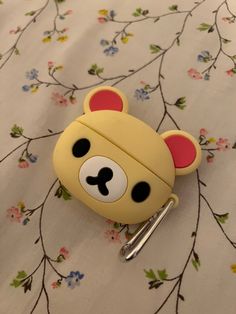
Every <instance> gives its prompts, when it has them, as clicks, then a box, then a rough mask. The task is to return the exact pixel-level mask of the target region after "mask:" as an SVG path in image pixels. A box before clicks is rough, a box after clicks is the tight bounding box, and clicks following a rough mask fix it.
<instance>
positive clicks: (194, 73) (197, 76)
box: [188, 68, 202, 80]
mask: <svg viewBox="0 0 236 314" xmlns="http://www.w3.org/2000/svg"><path fill="white" fill-rule="evenodd" d="M188 75H189V76H190V77H191V78H192V79H194V80H201V79H202V76H201V74H200V73H199V72H198V71H197V70H196V69H193V68H191V69H189V70H188Z"/></svg>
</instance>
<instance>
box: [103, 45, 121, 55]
mask: <svg viewBox="0 0 236 314" xmlns="http://www.w3.org/2000/svg"><path fill="white" fill-rule="evenodd" d="M118 51H119V49H118V48H117V47H114V46H110V47H108V48H106V49H105V50H104V51H103V52H104V53H105V55H107V56H114V55H115V54H116V53H117V52H118Z"/></svg>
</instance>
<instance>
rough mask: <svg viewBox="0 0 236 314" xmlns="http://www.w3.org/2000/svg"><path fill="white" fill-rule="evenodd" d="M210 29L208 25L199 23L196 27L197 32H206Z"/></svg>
mask: <svg viewBox="0 0 236 314" xmlns="http://www.w3.org/2000/svg"><path fill="white" fill-rule="evenodd" d="M210 27H211V25H210V24H207V23H201V24H200V25H199V26H198V28H197V29H198V30H199V31H201V32H202V31H206V30H208V29H209V28H210Z"/></svg>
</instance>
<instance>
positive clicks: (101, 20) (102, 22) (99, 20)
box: [98, 16, 107, 24]
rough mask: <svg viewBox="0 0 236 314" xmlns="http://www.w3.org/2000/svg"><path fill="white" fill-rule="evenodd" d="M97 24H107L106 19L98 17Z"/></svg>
mask: <svg viewBox="0 0 236 314" xmlns="http://www.w3.org/2000/svg"><path fill="white" fill-rule="evenodd" d="M98 22H99V23H100V24H104V23H106V22H107V19H105V18H104V17H102V16H99V17H98Z"/></svg>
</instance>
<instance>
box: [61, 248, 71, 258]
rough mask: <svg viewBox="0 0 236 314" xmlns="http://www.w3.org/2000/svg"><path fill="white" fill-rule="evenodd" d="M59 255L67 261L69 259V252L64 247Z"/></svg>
mask: <svg viewBox="0 0 236 314" xmlns="http://www.w3.org/2000/svg"><path fill="white" fill-rule="evenodd" d="M59 254H60V255H62V256H63V257H64V259H67V258H68V257H69V251H68V250H67V248H65V247H64V246H63V247H62V248H60V251H59Z"/></svg>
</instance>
